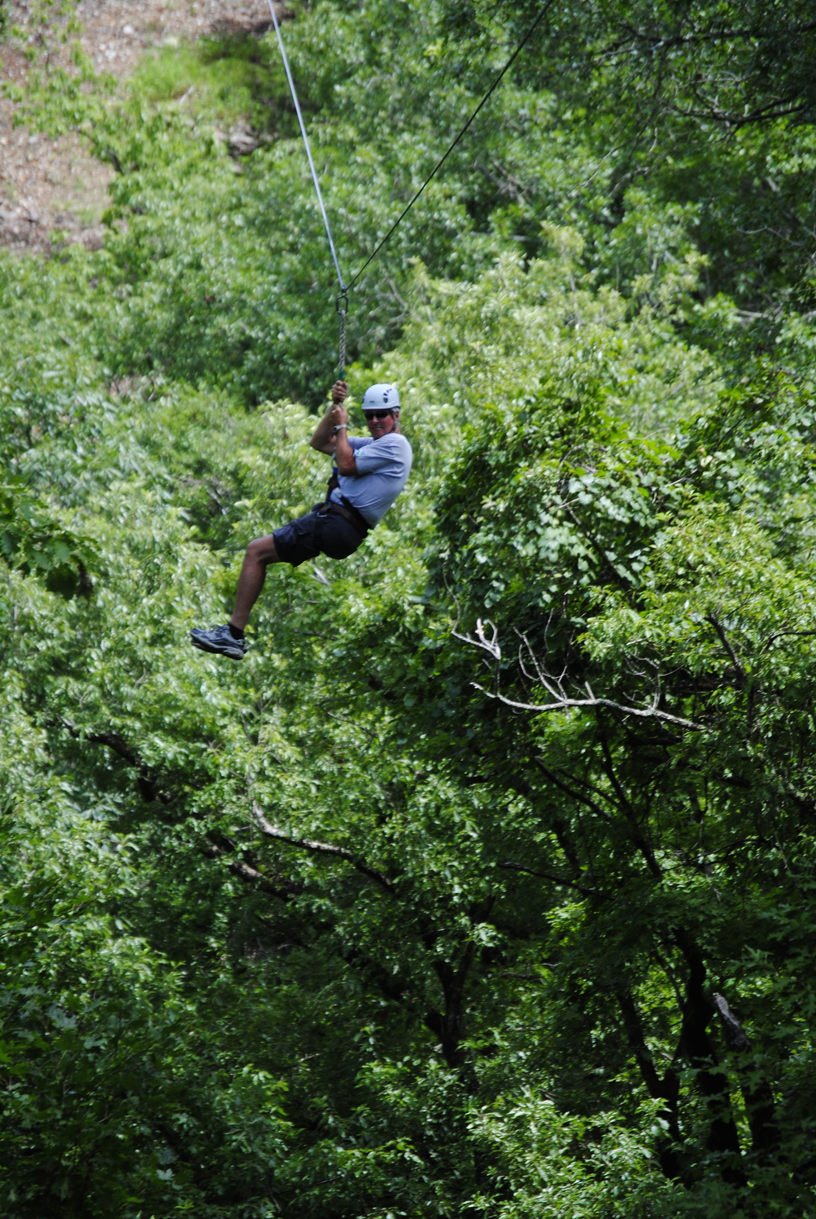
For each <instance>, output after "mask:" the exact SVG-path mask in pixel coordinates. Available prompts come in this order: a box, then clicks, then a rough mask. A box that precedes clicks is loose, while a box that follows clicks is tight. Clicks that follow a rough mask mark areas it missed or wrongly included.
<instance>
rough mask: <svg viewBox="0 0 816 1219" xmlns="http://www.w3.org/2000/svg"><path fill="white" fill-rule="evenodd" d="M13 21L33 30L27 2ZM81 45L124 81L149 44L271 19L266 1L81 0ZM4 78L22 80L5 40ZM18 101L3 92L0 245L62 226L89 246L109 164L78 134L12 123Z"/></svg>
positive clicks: (34, 245) (259, 26)
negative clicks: (55, 135) (50, 135)
mask: <svg viewBox="0 0 816 1219" xmlns="http://www.w3.org/2000/svg"><path fill="white" fill-rule="evenodd" d="M8 9H9V18H10V24H13V25H18V26H20V27H21V28H22V29H23V31H24V37H25V34H26V32H27V31H28V30H30V29H31V28H32V26H31V24H30V10H31V5H30V3H25V2H24V0H12V3H10V4H9V5H8ZM76 13H77V17H78V19H79V20H80V21H81V23H82V27H83V29H82V35H81V43H82V46H83V48H84V50H85V51H86V52H87V54H88V55H89V56H90V58H91V61H92V63H93V65H94V68H96V69H97V70H98V71H102V70H105V71H109V72H112V73H113V74H114V75H115V76H117V77H120V78H122V79H125V78H127V76H129V75H130V73H131V72H132V71H133V69H134V67H135V66H136V63H137V61H138V59H139V56H140V55H141V54H142V52H143V51H145V50H146V49H148V48H150V47H156V46H161V45H162V44H164V45H169V46H174V45H176V44H177V43H178V42H181V41H182V40H185V39H191V38H200V37H201V36H202V35H205V34H209V33H214V32H216V31H219V30H224V29H230V28H231V29H234V30H236V31H237V30H239V29H250V30H253V31H254V32H256V33H261V32H263V31H264V30H265V29H267V28H268V26H269V24H270V18H269V7H268V4H267V0H81V2H80V3H79V4H78V5H77V7H76ZM0 77H2V79H4V80H12V81H15V82H19V83H24V81H25V78H26V61H25V58H24V56H23V54H22V51H21V49H19V48H18V47H16V46H13V45H12V44H11V43H10V42H8V41H7V43H6V45H2V44H0ZM13 119H14V105H13V103H12V102H10V101H9V100H8V99H6V98H0V245H5V246H9V247H11V248H12V249H15V250H19V251H21V252H22V251H25V250H30V249H38V248H39V249H42V248H44V247H45V246H47V245H48V242H49V234H50V232H51V230H52V229H54V228H60V229H63V230H65V231H66V232H68V233H69V234H71V235H72V236H73V239H74V240H78V241H82V242H83V243H84V244H86V245H89V246H94V245H98V244H99V243H100V242H101V240H102V236H103V230H102V227H101V225H100V218H101V216H102V213H103V212H104V210H105V208H106V206H107V197H108V183H109V181H110V178H111V176H112V170H110V169H109V168H108V167H107V166H105V165H102V164H100V163H99V162H98V161H96V160H95V159H94V158H93V157H91V156H90V155H89V154H88V152H87V150H86V149H85V147H84V145H83V143H82V141H81V140H80V139H78V138H77V137H75V136H66V137H63V138H61V139H58V140H52V139H47V138H45V137H44V136H41V135H38V134H37V133H30V132H28V131H27V130H26V129H25V128H24V127H18V128H15V127H14V123H13Z"/></svg>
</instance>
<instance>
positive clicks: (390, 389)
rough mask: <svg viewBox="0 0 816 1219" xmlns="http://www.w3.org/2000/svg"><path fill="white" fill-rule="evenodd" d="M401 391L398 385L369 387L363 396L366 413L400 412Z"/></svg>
mask: <svg viewBox="0 0 816 1219" xmlns="http://www.w3.org/2000/svg"><path fill="white" fill-rule="evenodd" d="M399 405H400V399H399V390H398V389H397V387H396V385H369V387H368V389H367V390H366V392H365V394H364V396H363V412H365V411H383V410H385V411H398V410H399Z"/></svg>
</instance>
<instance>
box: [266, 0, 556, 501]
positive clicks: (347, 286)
mask: <svg viewBox="0 0 816 1219" xmlns="http://www.w3.org/2000/svg"><path fill="white" fill-rule="evenodd" d="M267 3H268V4H269V12H270V13H271V14H272V24H273V25H274V27H275V34H276V35H277V39H278V46H279V47H280V53H281V59H282V60H283V67H284V70H285V72H286V79H287V80H288V82H289V90H290V92H291V94H292V101H293V102H294V103H295V112H296V114H297V117H298V123H299V124H300V134H301V135H302V136H303V144H304V147H305V149H306V156H307V158H308V160H309V168H310V169H311V171H312V181H313V182H314V188H315V193H316V194H317V202H318V204H319V207H320V212H321V215H322V216H323V224H324V225H325V228H326V236H327V237H328V239H329V249H330V250H331V256H332V259H333V260H334V269H335V271H336V272H337V283H338V285H339V287H340V292H339V294H338V296H337V299H336V300H335V308H336V309H337V313H338V315H339V318H340V339H339V345H338V359H337V364H338V368H339V370H340V380H341V381H343V380H345V372H346V314H347V313H348V308H349V298H348V294H349V291H350V290H351V288H353V287H354V285H355V284H356V283H357V280H358V279H359V278H360V276H361V275H362V274H363V272H364V271H365V269H366V268H367V267H368V265H369V264H370V263H372V262H373V261H374V259H375V258H376V257H377V255H378V254H379V252H380V250H381V249H382V248H383V246H384V245H385V243H386V242H387V241H389V240H390V238H391V237H392V236H393V234H394V233H395V232H396V231H397V229H398V228H399V226H400V225H401V224H402V222H403V220H404V219H405V217H406V216H407V215H408V213H409V212H410V210H411V208H412V207H413V206H414V204H415V203H416V201H417V199H419V197H420V195H421V194H422V193H423V191H424V190H425V188H426V186H427V185H428V184H429V183H430V182H431V181H432V180H433V179H434V178H435V177H436V175H437V174H438V173H439V170H440V169H441V168H442V166H443V165H444V164H445V162H446V161H447V159H448V157H449V156H450V154H451V153H452V152H453V150H454V148H455V147H456V145H457V144H458V143H459V141H460V140H461V139H462V136H463V135H464V134H465V132H466V131H467V130H468V128H469V127H470V126H471V124H472V122H473V120H474V119H475V118H476V116H477V114H478V113H479V111H480V110H481V109H482V107H483V106H484V105H485V104H486V103H487V102H488V101H489V100H490V98H491V97H492V95H493V94H494V93H495V91H496V89H497V88H498V87H499V85H500V84H501V82H502V80H503V79H504V77H505V76H506V74H507V72H508V71H509V70H510V68H511V67H512V65H513V64H514V63H515V61H516V58H517V57H518V56H519V55H520V54H521V52H522V50H523V49H524V47H525V46H526V45H527V43H528V42H529V41H530V38H531V37H532V36H533V33H534V32H535V30H536V28H537V27H538V25H539V23H540V22H541V21H542V20H543V19H544V17H545V15H546V14H547V12H549V10H550V8H551V7H552V5H553V3H554V0H545V3H544V4H543V5H542V7H541V9H540V10H539V12H538V15H537V16H536V19H535V21H534V22H533V24H532V25H531V26H530V28H529V29H528V30H527V33H526V34H525V35H524V37H523V38H522V40H521V42H520V43H519V44H518V46H517V47H516V49H515V51H514V52H513V54H512V55H511V56H510V58H509V59H508V60H507V62H506V63H505V65H504V67H503V68H502V70H501V72H499V74H498V76H497V77H496V79H495V80H494V81H493V84H492V85H491V86H490V88H489V89H488V91H487V93H485V95H484V97H483V98H482V100H481V101H480V102H479V104H478V106H477V107H476V109H475V110H474V111H473V113H472V114H471V116H470V118H469V119H468V120H467V122H466V123H465V125H464V127H462V129H461V130H460V131H459V134H458V135H457V136H456V138H455V139H454V140H453V142H452V143H451V144H450V145H449V147H448V150H447V152H445V153H444V155H443V156H441V157H440V158H439V160H438V161H437V163H436V165H434V167H433V169H432V170H431V172H430V173H429V174H428V176H427V178H426V179H425V181H424V182H423V183H422V185H421V186H420V188H419V190H418V191H417V192H416V193H415V195H414V196H413V198H412V199H411V200H410V202H409V203H408V204H407V205H406V207H404V208H403V210H402V211H401V212H400V214H399V216H397V219H396V220H395V221H394V223H393V224H392V225H391V228H390V229H389V230H388V232H387V233H386V234H385V236H384V237H383V239H382V240H381V241H380V242H379V244H378V245H377V246H376V247H375V248H374V250H373V251H372V253H371V254H369V256H368V258H367V259H366V260H365V262H364V263H363V265H362V266H361V267H360V269H359V271H358V272H357V274H356V275H355V276H354V277H353V279H351V280H350V281H349V283H345V282H344V280H343V275H342V273H341V271H340V263H339V261H338V258H337V251H336V250H335V248H334V241H333V239H332V235H331V228H330V226H329V218H328V216H327V215H326V208H325V206H324V203H323V195H322V193H321V190H320V182H319V181H318V177H317V170H316V169H315V164H314V161H313V159H312V150H311V147H310V146H309V137H308V136H307V134H306V124H305V123H304V121H303V114H302V112H301V109H300V102H299V101H298V96H297V91H296V90H295V82H294V80H293V79H292V72H291V69H290V68H289V60H288V58H287V55H286V49H285V47H284V45H283V36H282V34H281V29H280V25H279V23H278V16H277V13H276V12H275V4H274V0H267ZM361 519H362V518H361Z"/></svg>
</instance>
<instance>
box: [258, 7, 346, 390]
mask: <svg viewBox="0 0 816 1219" xmlns="http://www.w3.org/2000/svg"><path fill="white" fill-rule="evenodd" d="M268 4H269V11H270V13H271V14H272V24H273V25H274V27H275V33H276V34H277V36H278V46H279V47H280V53H281V59H282V60H283V66H284V69H285V71H286V79H287V80H288V81H289V89H290V91H291V94H292V101H293V102H294V103H295V111H296V113H297V117H298V122H299V123H300V134H301V135H302V136H303V143H304V146H305V148H306V156H307V157H308V158H309V168H310V169H311V171H312V181H313V182H314V188H315V192H316V194H317V202H318V204H319V205H320V213H321V215H322V217H323V224H324V225H325V226H326V236H327V237H328V239H329V249H330V250H331V256H332V259H333V260H334V269H335V271H336V272H337V282H338V284H339V285H340V292H341V293H345V292H346V290H347V289H346V285H345V284H344V283H343V276H342V274H341V272H340V263H339V262H338V260H337V251H336V250H335V248H334V241H333V240H332V235H331V229H330V228H329V218H328V216H327V215H326V208H325V206H324V204H323V195H322V194H321V192H320V182H319V181H318V178H317V170H316V169H315V164H314V161H313V160H312V150H311V148H310V147H309V137H308V136H307V134H306V124H305V123H304V121H303V115H302V113H301V110H300V102H299V101H298V95H297V91H296V90H295V82H294V80H293V79H292V72H291V69H290V67H289V60H288V59H287V57H286V49H285V47H284V45H283V36H282V35H281V29H280V25H279V24H278V15H277V13H276V12H275V4H274V0H268ZM341 326H342V328H343V332H344V333H343V339H342V351H341V354H342V356H343V361H342V363H343V367H344V368H345V364H346V356H345V313H344V314H343V316H342V322H341Z"/></svg>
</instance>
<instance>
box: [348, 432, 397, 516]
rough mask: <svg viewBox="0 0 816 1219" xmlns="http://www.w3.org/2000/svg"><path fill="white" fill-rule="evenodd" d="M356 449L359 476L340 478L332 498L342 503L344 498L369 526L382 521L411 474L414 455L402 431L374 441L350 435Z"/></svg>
mask: <svg viewBox="0 0 816 1219" xmlns="http://www.w3.org/2000/svg"><path fill="white" fill-rule="evenodd" d="M348 441H349V444H350V445H351V447H352V448H353V449H354V460H355V462H356V465H357V473H356V474H340V475H338V482H339V486H338V487H337V489H336V490H334V491H332V499H334V500H337V501H338V502H339V500H340V497H341V495H344V496H345V497H346V499H347V500H348V502H349V503H350V504H353V505H354V507H355V508H356V509H357V511H358V512H359V513H360V515H361V516H362V517H364V518H365V520H366V521H368V523H369V525H376V524H377V521H379V520H381V519H382V518H383V517H384V516H385V514H386V512H387V511H388V509H389V508H390V507H391V505H392V504H393V502H394V500H395V499H396V498H397V496H398V495H399V493H400V491H401V490H402V488H403V487H404V486H405V484H406V483H407V481H408V475H409V474H410V473H411V462H412V461H413V460H414V455H413V453H412V452H411V446H410V444H409V443H408V441H407V440H406V439H405V437H404V436H403V435H402V434H401V433H400V432H389V433H388V435H387V436H380V438H379V440H372V439H371V437H370V436H349V438H348Z"/></svg>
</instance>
